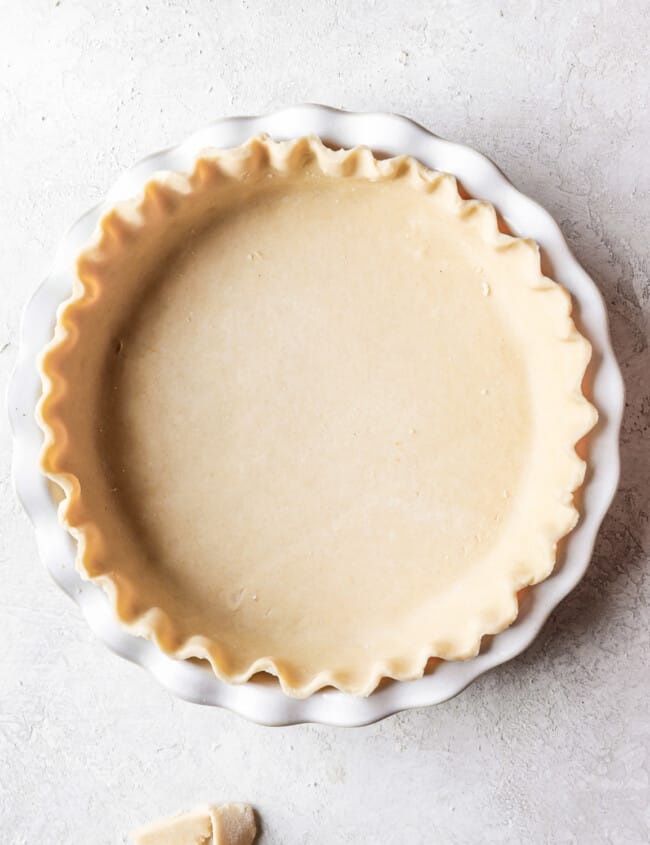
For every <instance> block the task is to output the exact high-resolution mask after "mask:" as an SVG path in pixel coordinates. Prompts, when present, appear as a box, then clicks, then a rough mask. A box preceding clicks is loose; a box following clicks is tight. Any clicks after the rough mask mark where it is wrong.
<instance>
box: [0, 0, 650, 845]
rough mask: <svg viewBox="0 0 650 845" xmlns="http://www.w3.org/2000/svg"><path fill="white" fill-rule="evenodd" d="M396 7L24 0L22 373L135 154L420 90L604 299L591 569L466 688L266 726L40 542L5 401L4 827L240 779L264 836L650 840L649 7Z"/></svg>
mask: <svg viewBox="0 0 650 845" xmlns="http://www.w3.org/2000/svg"><path fill="white" fill-rule="evenodd" d="M428 5H430V6H431V8H432V9H433V7H434V6H435V7H436V9H435V11H427V6H428ZM387 6H388V4H387V3H380V2H361V0H356V2H352V0H345V1H344V0H341V2H329V3H311V4H310V3H298V2H293V0H285V2H283V3H273V4H271V3H267V4H263V3H262V2H256V0H242V2H221V3H219V2H209V0H176V1H175V2H172V0H167V2H160V0H148V2H143V1H142V0H137V2H129V0H121V2H105V3H104V2H99V0H85V2H81V0H78V2H74V1H73V0H59V1H58V2H54V0H28V2H19V3H16V2H15V0H0V187H1V189H2V193H3V196H4V201H3V202H1V203H0V232H2V237H0V386H1V387H2V388H3V390H4V386H5V385H6V381H7V378H8V376H9V372H10V369H11V367H12V363H13V360H14V356H15V354H16V343H17V333H18V321H19V315H20V311H21V309H22V307H23V304H24V302H25V300H26V298H27V297H28V296H29V294H30V293H31V291H32V290H33V289H34V287H35V286H36V284H37V283H38V281H39V280H40V279H41V277H42V276H43V275H44V273H45V272H46V270H47V267H48V263H49V261H50V259H51V257H52V255H53V253H54V250H55V248H56V245H57V242H58V240H59V239H60V237H61V235H62V234H63V232H64V230H65V229H66V228H67V226H68V225H69V224H70V223H72V222H73V221H74V220H75V219H76V218H77V217H78V216H79V215H80V214H81V213H82V212H83V211H85V210H86V209H87V208H88V207H89V206H90V205H92V204H93V203H95V202H97V201H98V200H99V199H101V197H102V195H103V194H104V192H105V191H106V189H107V188H108V187H109V186H110V184H111V183H112V182H113V181H114V179H115V178H116V177H117V175H118V174H119V173H120V171H121V170H122V169H123V168H124V167H126V166H128V165H130V164H132V163H133V162H134V161H135V160H137V159H138V158H140V157H141V156H143V155H145V154H146V153H148V152H151V151H152V150H155V149H158V148H160V147H163V146H166V145H168V144H170V143H173V142H176V141H178V140H180V139H181V138H182V137H183V136H184V135H186V134H187V133H189V132H190V131H192V130H194V129H197V128H200V127H201V126H202V125H204V124H206V123H209V122H210V121H211V120H213V119H215V118H216V117H219V116H222V115H228V114H236V113H241V114H245V113H256V112H259V111H264V110H267V109H270V108H274V107H276V106H280V105H288V104H292V103H296V102H302V101H318V102H324V103H329V104H331V105H335V106H344V107H347V108H352V109H379V110H394V111H399V112H402V113H404V114H407V115H409V116H411V117H413V118H415V119H416V120H418V121H420V122H422V123H424V124H425V125H426V126H427V127H429V128H431V129H433V130H434V131H435V132H437V133H439V134H441V135H443V136H446V137H449V138H451V139H454V140H458V141H462V142H465V143H468V144H471V145H474V146H476V147H477V148H478V149H480V150H481V151H483V152H485V153H487V154H488V155H490V156H491V157H492V158H493V159H494V160H495V161H496V162H497V164H499V165H500V166H501V167H502V169H503V170H504V171H505V172H506V173H507V174H508V175H509V176H510V177H511V178H512V179H513V181H514V182H515V183H516V184H517V186H518V187H520V188H521V189H522V190H523V191H524V192H525V193H528V194H530V195H531V196H533V197H534V198H536V199H538V200H539V201H540V202H541V203H542V204H543V205H545V206H546V207H547V208H548V209H549V211H551V213H553V214H554V215H555V217H556V218H557V220H558V221H559V222H560V224H561V226H562V229H563V231H564V234H565V235H566V237H567V239H568V240H569V243H570V245H571V247H572V248H573V250H574V252H575V253H576V255H577V256H578V258H579V259H580V260H581V261H582V262H583V264H584V265H585V267H586V269H587V270H588V271H589V272H590V273H591V274H592V276H593V277H594V279H595V280H596V282H597V283H598V284H599V285H600V287H601V290H602V291H603V292H604V293H605V295H606V299H607V304H608V307H609V309H610V319H611V322H612V331H613V337H614V344H615V348H616V351H617V354H618V356H619V360H620V363H621V366H622V369H623V375H624V377H625V380H626V384H627V390H628V409H627V414H626V418H625V421H624V429H623V476H622V484H621V491H620V493H619V495H618V497H617V500H616V502H615V504H614V507H613V509H612V511H611V513H610V515H609V517H608V518H607V520H606V522H605V526H604V528H603V530H602V532H601V535H600V538H599V541H598V543H597V547H596V552H595V555H594V561H593V563H592V566H591V568H590V571H589V574H588V575H587V577H586V579H585V580H584V581H583V583H582V584H581V586H579V587H578V589H577V590H576V591H575V592H574V593H573V595H572V596H571V597H570V598H569V599H568V600H567V601H565V602H564V604H563V605H562V606H561V607H560V608H559V609H558V611H557V612H556V613H555V614H554V615H553V617H552V619H551V620H550V622H549V623H548V624H547V625H546V627H545V629H544V630H543V632H542V634H541V636H540V637H539V639H538V640H537V642H536V643H535V644H534V645H533V646H532V647H531V648H530V649H529V651H528V652H527V653H526V654H525V655H523V656H522V657H520V658H518V659H516V660H514V661H513V662H511V663H510V664H508V665H506V666H504V667H501V668H500V669H497V670H495V671H494V672H492V673H491V674H490V675H488V676H486V677H484V678H482V679H481V680H479V681H478V682H476V683H475V684H474V685H473V686H472V687H471V688H469V689H468V690H467V691H465V692H464V693H463V694H461V695H460V696H459V697H458V698H456V699H455V700H453V701H451V702H448V703H447V704H444V705H440V706H438V707H435V708H430V709H428V710H420V711H413V712H411V713H407V714H403V715H400V716H396V717H393V718H390V719H388V720H386V721H384V722H382V723H380V724H378V725H375V726H371V727H368V728H359V729H347V730H346V729H334V728H327V727H315V726H298V727H292V728H282V729H279V728H263V727H258V726H256V725H252V724H249V723H247V722H245V721H244V720H243V719H241V718H239V717H237V716H234V715H232V714H230V713H226V712H222V711H219V710H216V709H208V708H201V707H197V706H195V705H191V704H187V703H184V702H182V701H178V700H175V699H173V698H172V697H171V696H170V695H169V694H168V693H167V692H165V691H164V690H163V689H161V688H160V687H159V686H158V685H157V684H156V683H155V682H154V681H153V680H152V679H151V678H149V677H148V676H147V674H146V673H145V672H144V671H143V670H141V669H140V668H138V667H135V666H132V665H130V664H128V663H126V662H125V661H123V660H121V659H119V658H118V657H116V656H115V655H113V654H111V653H110V652H109V651H108V650H107V649H106V648H105V647H104V646H103V645H102V644H101V643H100V642H98V641H97V640H96V639H95V637H94V636H93V634H92V633H91V631H90V630H89V629H88V627H87V625H86V623H85V621H84V620H83V619H82V618H81V615H80V612H79V611H78V609H77V608H76V606H75V605H74V604H73V603H72V602H71V601H70V600H69V599H68V598H67V597H66V596H65V595H64V594H63V593H62V592H61V591H60V590H59V589H58V588H57V587H56V586H55V585H54V583H53V582H52V581H51V580H50V578H49V576H48V575H47V574H46V572H45V571H44V569H43V567H42V566H41V564H40V562H39V561H38V558H37V554H36V547H35V543H34V539H33V536H32V531H31V527H30V525H29V523H28V521H27V519H26V517H25V516H24V515H23V513H22V511H21V508H20V506H19V505H18V503H17V502H16V501H15V499H14V496H13V493H12V490H11V484H10V480H9V464H10V436H9V432H8V426H7V423H6V420H5V419H1V420H0V484H1V485H2V494H1V495H0V584H1V591H0V631H1V632H2V647H1V648H0V840H2V842H3V844H4V843H11V845H14V843H15V845H28V843H29V845H32V843H35V842H38V843H45V845H49V843H52V845H67V843H77V842H84V843H89V845H109V843H124V842H126V841H127V834H128V832H129V830H130V829H131V828H133V827H134V826H135V825H137V824H139V823H141V822H144V821H147V820H149V819H152V818H155V817H156V816H159V815H164V814H168V813H171V812H174V811H176V810H179V809H182V808H188V807H191V806H193V805H195V804H198V803H202V802H205V801H214V802H221V801H225V800H241V801H248V802H250V803H252V804H254V806H255V807H256V808H257V809H258V811H259V813H260V815H261V818H262V824H263V829H264V832H263V836H262V838H261V840H260V842H262V843H264V845H280V843H282V845H285V844H286V845H297V843H310V845H311V843H327V845H329V843H339V842H340V843H355V845H366V843H367V845H375V843H380V842H381V843H382V845H419V843H422V845H428V844H429V843H451V845H456V843H458V845H465V843H468V845H474V843H481V845H482V843H506V842H507V843H510V842H527V843H580V845H581V844H582V843H588V845H597V844H598V843H615V844H616V845H618V843H621V845H635V843H646V842H648V841H649V840H650V809H649V808H650V707H649V704H648V700H649V697H650V671H649V658H648V653H649V647H650V624H649V623H650V612H649V609H648V608H649V604H650V575H649V564H650V527H649V524H648V513H649V512H650V502H649V498H650V497H649V495H648V494H649V492H650V436H649V426H650V366H649V357H648V337H649V334H650V331H649V321H650V283H649V281H648V277H649V275H650V250H649V247H648V233H649V232H650V165H649V162H650V156H649V155H648V145H649V142H650V118H649V110H648V88H649V85H650V73H649V71H648V56H647V36H646V34H647V27H648V8H647V4H646V3H643V2H641V0H636V2H634V0H629V2H627V3H618V4H616V3H615V2H578V1H577V0H576V1H575V2H567V3H563V4H551V3H546V4H541V3H534V2H530V3H516V2H512V3H510V2H505V0H504V2H502V3H498V2H495V3H492V2H485V3H474V2H451V0H447V2H440V3H437V4H426V3H423V2H420V0H402V2H401V3H399V4H394V9H393V10H392V11H387ZM476 9H480V11H476Z"/></svg>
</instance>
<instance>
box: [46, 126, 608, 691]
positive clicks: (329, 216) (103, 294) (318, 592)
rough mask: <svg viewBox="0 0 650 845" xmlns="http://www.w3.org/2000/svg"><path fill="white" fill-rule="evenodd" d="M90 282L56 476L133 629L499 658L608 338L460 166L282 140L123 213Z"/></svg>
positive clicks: (259, 651)
mask: <svg viewBox="0 0 650 845" xmlns="http://www.w3.org/2000/svg"><path fill="white" fill-rule="evenodd" d="M77 270H78V278H77V280H76V282H75V288H74V293H73V296H72V298H71V299H70V300H68V302H67V303H66V304H65V305H64V306H63V307H62V308H61V310H60V313H59V317H58V323H57V327H56V333H55V337H54V339H53V341H52V343H51V344H50V346H49V347H48V348H47V349H46V351H45V354H44V356H43V359H42V362H41V368H42V374H43V386H44V387H43V391H44V392H43V397H42V401H41V403H40V421H41V425H42V427H43V429H44V431H45V435H46V443H45V447H44V451H43V456H42V466H43V469H44V471H45V472H46V473H47V475H48V476H49V477H50V478H51V479H52V480H54V481H56V482H57V483H58V484H59V485H60V486H61V487H62V488H63V490H64V491H65V499H64V501H63V503H62V505H61V511H60V514H61V519H62V520H63V523H64V524H65V525H66V526H67V528H68V529H69V531H70V532H71V533H72V534H73V536H74V537H76V538H77V540H78V566H79V569H80V571H81V572H82V574H84V575H85V576H87V577H90V578H92V579H94V580H95V581H97V582H99V583H100V584H102V585H103V587H104V588H105V589H106V591H107V592H108V594H109V596H110V598H111V600H112V602H113V604H114V606H115V608H116V611H117V613H118V615H119V618H120V619H121V620H122V622H123V623H124V624H125V625H127V626H129V628H130V629H131V630H132V631H135V632H136V633H139V634H141V635H143V636H146V637H150V638H155V639H156V641H157V642H158V643H159V645H160V646H161V647H162V648H163V649H164V650H165V651H166V652H168V653H171V654H173V655H175V656H177V657H181V658H187V657H202V658H207V660H209V661H210V663H211V665H212V667H213V670H214V671H215V672H216V674H217V675H218V676H219V677H221V678H223V679H225V680H228V681H232V682H243V681H246V680H247V679H248V678H250V676H251V675H252V674H254V673H256V672H259V671H262V670H264V671H268V672H271V673H273V674H275V675H277V676H278V677H279V680H280V683H281V684H282V688H283V689H284V690H285V692H287V693H288V694H289V695H293V696H298V697H303V696H307V695H310V694H311V693H312V692H314V691H315V690H316V689H319V688H320V687H322V686H325V685H334V686H336V687H338V688H339V689H342V690H345V691H348V692H351V693H354V694H356V695H367V694H369V693H371V692H372V691H373V689H374V688H375V687H376V685H377V683H378V682H379V680H380V679H381V678H382V677H384V676H388V677H391V678H397V679H410V678H416V677H419V676H420V675H421V674H422V672H423V671H424V667H425V665H426V664H427V661H428V660H429V658H430V657H432V656H435V657H440V658H445V659H464V658H468V657H471V656H473V655H474V654H476V653H477V650H478V648H479V646H480V641H481V637H482V636H484V635H486V634H494V633H496V632H498V631H500V630H502V629H503V628H504V627H506V626H507V625H509V624H510V623H511V622H512V621H513V620H514V619H515V617H516V615H517V592H518V591H519V590H521V589H522V588H523V587H525V586H527V585H530V584H533V583H536V582H538V581H541V580H542V579H544V578H546V577H547V576H548V575H549V574H550V572H551V571H552V569H553V566H554V564H555V560H556V544H557V541H558V540H559V539H560V538H561V537H563V536H564V535H565V534H567V532H569V531H570V530H571V528H572V527H573V526H574V524H575V522H576V519H577V511H576V509H575V507H574V504H573V492H574V491H575V490H576V489H577V488H578V487H579V485H580V484H581V482H582V480H583V476H584V471H585V464H584V462H583V460H581V459H580V458H579V457H578V455H577V454H576V451H575V448H574V446H575V444H576V442H577V441H578V440H580V438H582V437H583V435H585V433H586V432H587V431H589V429H590V428H591V427H592V426H593V424H594V422H595V419H596V414H595V410H594V409H593V407H592V406H591V405H590V404H589V403H588V402H587V400H586V399H585V398H584V396H583V394H582V389H581V383H582V379H583V375H584V372H585V368H586V366H587V363H588V360H589V356H590V347H589V344H588V343H587V341H586V340H585V339H584V338H583V337H582V336H581V335H579V334H578V332H577V331H576V328H575V326H574V324H573V321H572V319H571V301H570V297H569V295H568V294H567V293H566V291H565V290H564V289H563V288H562V287H560V286H559V285H557V284H556V283H554V282H553V281H551V280H550V279H548V278H545V277H544V276H543V275H542V272H541V270H540V260H539V254H538V250H537V247H536V245H535V244H534V243H533V242H531V241H528V240H522V239H518V238H513V237H511V236H509V235H507V234H504V233H502V232H501V231H500V230H499V227H498V224H497V219H496V215H495V212H494V209H493V208H492V206H490V205H489V204H487V203H484V202H477V201H474V200H464V199H461V197H460V196H459V193H458V189H457V185H456V182H455V180H454V179H453V178H452V177H451V176H448V175H445V174H441V173H434V172H431V171H429V170H426V169H425V168H424V167H422V166H421V165H420V164H418V163H417V162H416V161H414V160H413V159H410V158H405V157H401V158H394V159H388V160H384V161H377V160H375V158H374V157H373V156H372V154H371V153H370V152H369V151H368V150H366V149H363V148H358V149H354V150H342V151H337V152H334V151H332V150H329V149H327V148H325V147H324V146H323V145H322V144H321V143H320V142H319V141H318V140H317V139H315V138H302V139H299V140H297V141H291V142H284V143H275V142H273V141H271V140H269V139H267V138H264V137H258V138H254V139H252V140H251V141H250V142H249V143H248V144H245V145H244V146H242V147H240V148H237V149H234V150H225V151H217V150H209V151H206V152H205V153H204V154H203V155H202V156H201V157H200V158H199V160H198V161H197V162H196V166H195V168H194V170H193V172H192V173H191V174H190V175H189V176H182V175H179V174H172V173H163V174H159V175H158V176H157V177H156V178H155V179H154V180H153V181H151V182H150V183H149V184H148V185H147V186H146V189H145V191H144V195H143V196H141V197H139V198H138V199H136V200H134V201H132V202H128V203H123V204H121V205H118V206H116V207H115V208H113V209H112V210H111V211H110V212H109V213H108V214H107V215H106V216H105V217H104V218H103V220H102V224H101V229H100V231H99V232H98V233H97V235H96V238H95V240H94V242H93V243H92V244H90V245H89V246H88V248H87V249H85V250H84V251H83V252H82V253H81V255H80V257H79V261H78V268H77Z"/></svg>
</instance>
